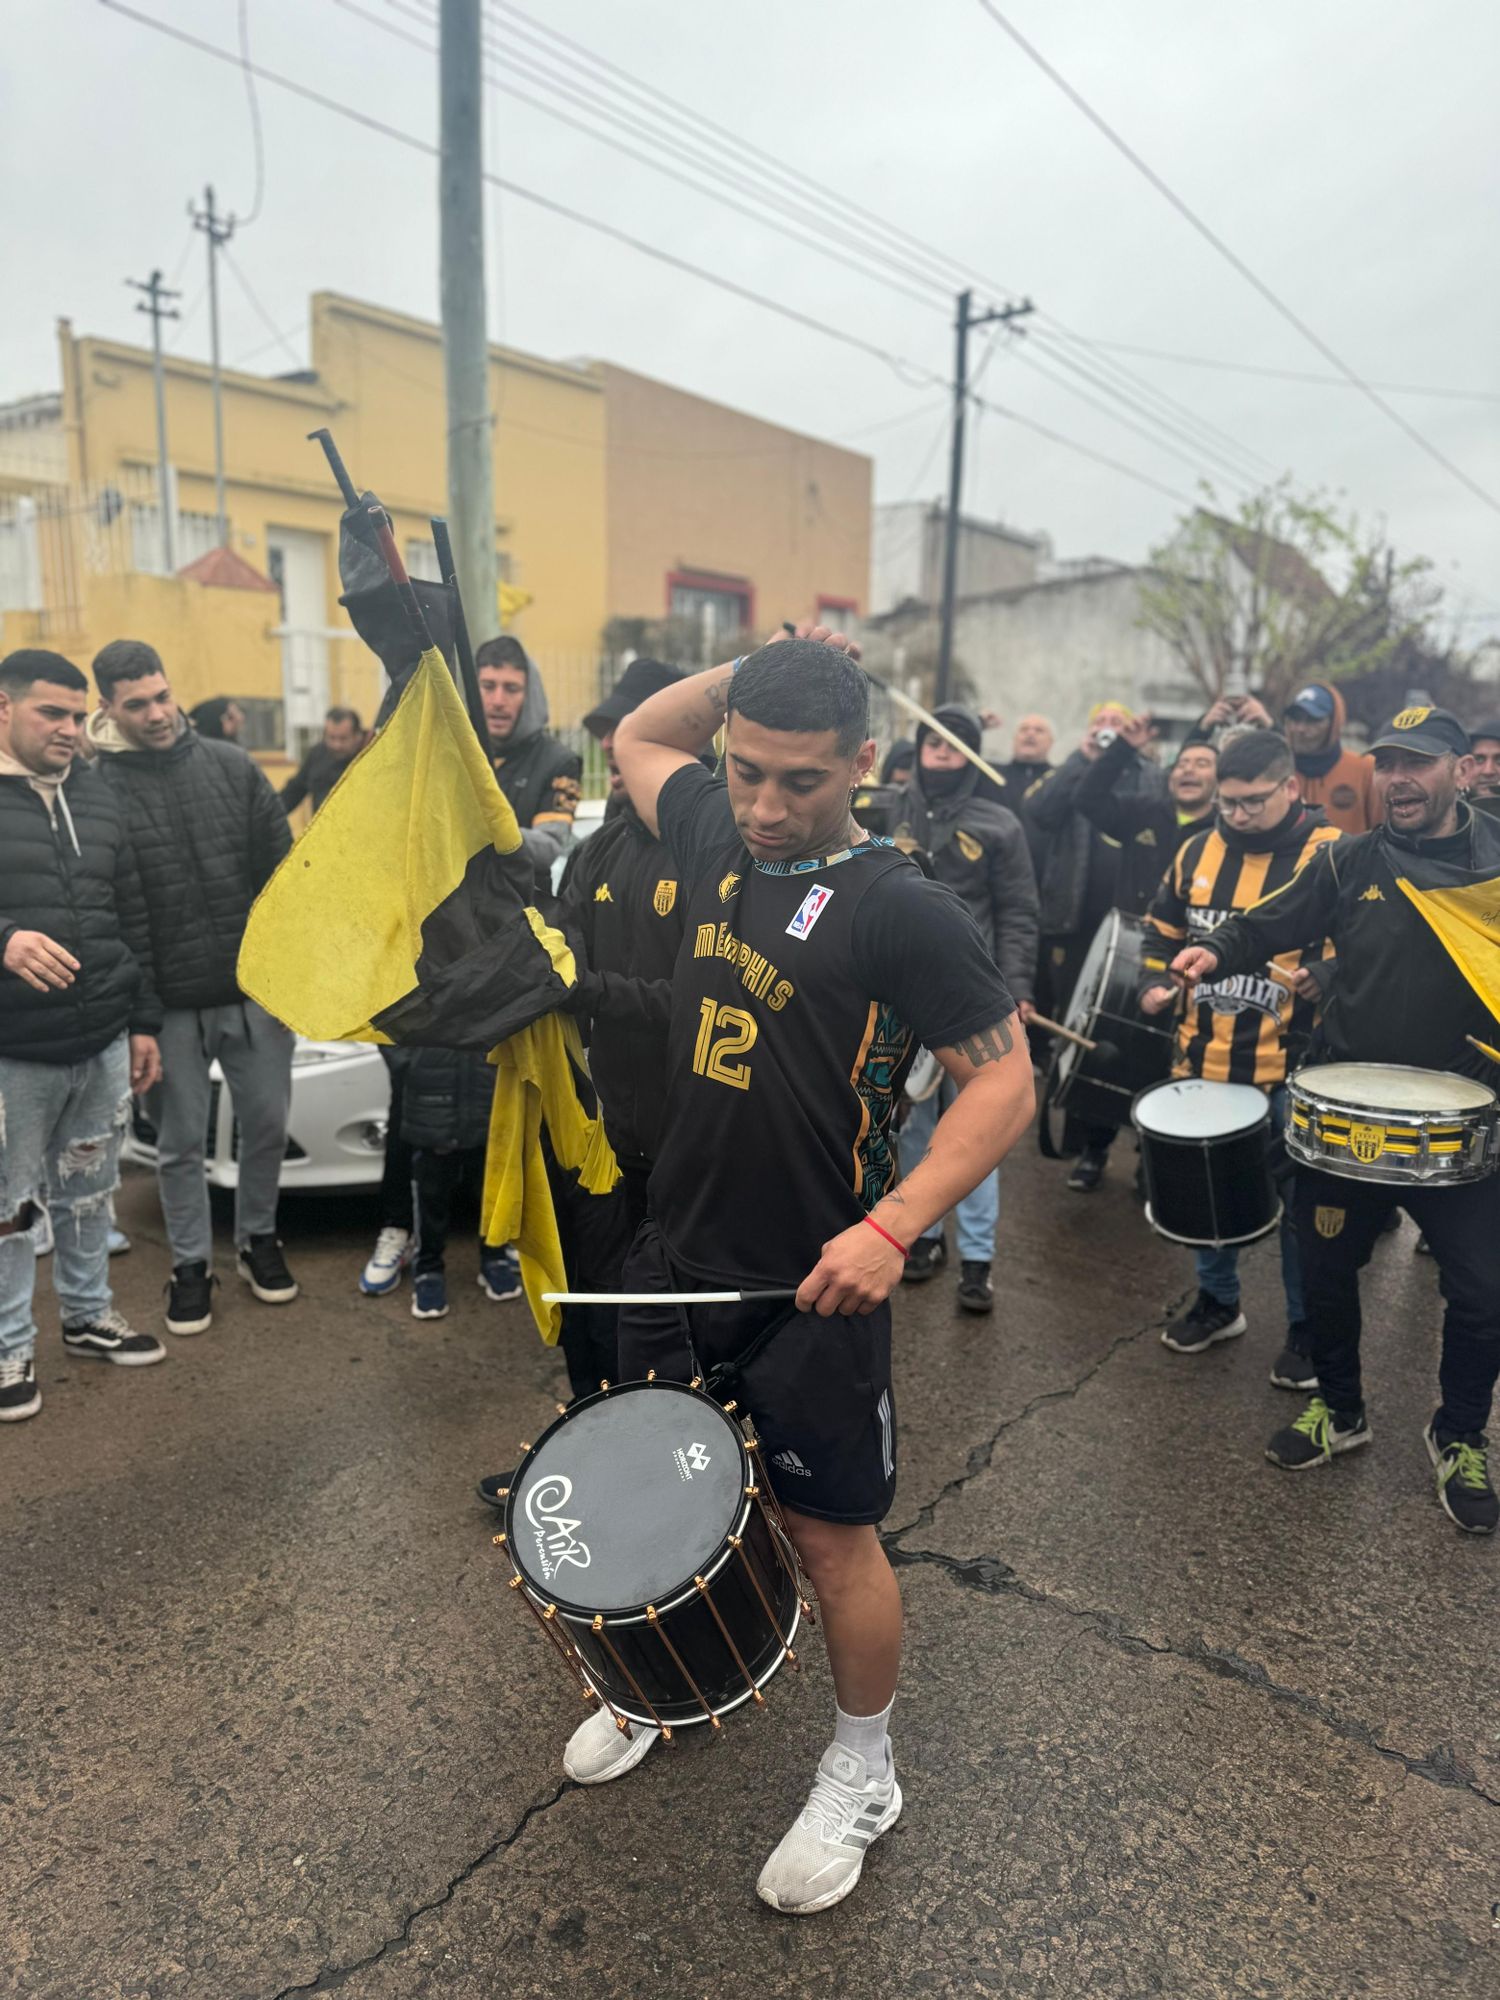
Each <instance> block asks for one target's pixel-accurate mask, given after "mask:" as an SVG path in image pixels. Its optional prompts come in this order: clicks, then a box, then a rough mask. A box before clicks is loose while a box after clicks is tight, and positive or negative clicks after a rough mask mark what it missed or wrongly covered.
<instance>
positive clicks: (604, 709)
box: [583, 659, 682, 736]
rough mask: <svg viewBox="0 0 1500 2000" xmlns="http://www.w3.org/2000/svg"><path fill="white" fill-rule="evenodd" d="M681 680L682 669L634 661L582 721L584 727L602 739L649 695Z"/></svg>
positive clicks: (650, 661) (659, 662)
mask: <svg viewBox="0 0 1500 2000" xmlns="http://www.w3.org/2000/svg"><path fill="white" fill-rule="evenodd" d="M681 679H682V669H681V668H680V667H669V666H667V665H665V664H664V663H663V662H662V661H661V660H644V659H643V660H632V661H631V662H630V665H629V666H628V667H627V668H626V669H625V671H624V673H623V674H621V676H620V678H619V679H618V680H617V681H616V682H615V684H614V686H613V687H612V688H611V689H610V691H609V693H608V694H607V695H606V696H605V697H604V699H603V701H601V702H600V703H599V705H598V707H597V708H591V709H590V710H589V712H588V714H587V715H586V716H585V717H584V718H583V726H584V728H585V729H587V730H588V731H589V732H590V733H591V734H592V735H594V736H602V735H604V733H605V731H606V730H609V729H613V728H614V726H615V724H616V723H617V722H623V721H624V719H625V717H626V716H627V715H629V713H630V712H631V710H632V709H635V708H639V707H640V705H641V703H642V702H643V701H645V700H646V699H647V698H648V697H649V696H651V695H653V694H660V693H661V691H662V689H663V688H666V687H671V686H672V684H673V683H674V682H675V681H680V680H681Z"/></svg>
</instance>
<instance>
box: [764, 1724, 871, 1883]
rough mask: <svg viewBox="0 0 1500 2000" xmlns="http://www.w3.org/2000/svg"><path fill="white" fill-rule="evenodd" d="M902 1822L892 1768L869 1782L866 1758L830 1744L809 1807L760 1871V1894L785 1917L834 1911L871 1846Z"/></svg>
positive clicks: (863, 1863) (814, 1783)
mask: <svg viewBox="0 0 1500 2000" xmlns="http://www.w3.org/2000/svg"><path fill="white" fill-rule="evenodd" d="M900 1817H901V1787H900V1786H899V1785H898V1784H897V1783H896V1771H895V1766H894V1764H893V1765H892V1767H891V1775H890V1776H889V1777H888V1778H872V1777H870V1776H869V1774H868V1769H867V1766H866V1764H865V1760H864V1758H863V1757H860V1756H857V1755H856V1754H855V1752H854V1751H852V1750H846V1749H845V1748H844V1746H843V1745H842V1744H841V1743H830V1744H829V1746H828V1748H827V1749H826V1750H825V1751H824V1752H823V1761H822V1763H821V1764H819V1766H818V1775H817V1777H816V1778H815V1779H814V1780H813V1788H812V1790H811V1792H809V1794H808V1798H807V1804H806V1805H805V1806H804V1807H803V1808H802V1810H801V1812H800V1813H798V1815H797V1819H796V1823H795V1825H794V1826H793V1827H792V1830H791V1832H790V1833H788V1834H787V1835H786V1837H785V1838H784V1839H783V1840H782V1843H781V1845H780V1846H779V1847H778V1848H777V1849H776V1852H775V1853H774V1854H773V1855H772V1856H771V1858H770V1860H769V1861H768V1862H767V1863H766V1865H765V1867H764V1868H762V1869H761V1871H760V1880H759V1881H758V1882H757V1883H756V1885H755V1890H756V1894H757V1895H758V1896H759V1897H760V1899H761V1901H762V1902H763V1903H769V1904H770V1905H771V1908H772V1909H773V1910H780V1911H781V1913H782V1914H783V1916H788V1917H810V1916H812V1914H813V1913H814V1911H816V1910H827V1909H830V1908H831V1907H832V1906H833V1904H835V1903H841V1902H842V1901H843V1900H844V1898H845V1896H847V1895H848V1893H849V1891H850V1890H851V1889H852V1888H853V1887H854V1885H855V1883H856V1882H857V1881H858V1880H859V1874H860V1870H861V1869H862V1868H863V1867H864V1865H865V1850H866V1849H867V1848H868V1847H869V1845H870V1842H871V1841H872V1840H878V1839H879V1838H880V1836H881V1834H883V1833H885V1832H886V1831H887V1830H888V1829H889V1828H891V1827H893V1826H894V1825H895V1824H896V1821H897V1820H898V1819H899V1818H900Z"/></svg>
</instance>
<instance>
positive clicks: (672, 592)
mask: <svg viewBox="0 0 1500 2000" xmlns="http://www.w3.org/2000/svg"><path fill="white" fill-rule="evenodd" d="M667 615H668V617H670V618H682V619H686V620H688V621H690V622H691V623H692V624H693V625H694V626H696V627H697V629H698V631H699V633H700V634H701V635H702V655H703V658H704V659H705V660H714V659H717V658H718V657H719V656H720V653H721V652H722V645H721V641H723V640H725V639H729V638H733V637H734V636H735V634H736V633H739V632H746V631H749V630H750V628H751V626H752V624H753V622H754V618H755V592H754V590H753V588H752V587H751V585H750V584H748V583H747V582H746V581H745V579H744V578H743V577H734V576H711V575H705V574H703V573H701V572H699V571H695V570H674V571H672V573H671V574H670V575H669V576H668V577H667Z"/></svg>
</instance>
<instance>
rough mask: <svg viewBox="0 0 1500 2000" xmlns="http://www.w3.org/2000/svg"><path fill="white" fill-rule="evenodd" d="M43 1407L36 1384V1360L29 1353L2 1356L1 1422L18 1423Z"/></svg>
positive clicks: (0, 1364)
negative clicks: (23, 1355)
mask: <svg viewBox="0 0 1500 2000" xmlns="http://www.w3.org/2000/svg"><path fill="white" fill-rule="evenodd" d="M41 1407H42V1392H41V1390H40V1389H39V1388H38V1387H37V1386H36V1360H35V1358H34V1357H33V1356H32V1355H30V1354H28V1355H26V1356H25V1357H24V1359H23V1358H22V1356H20V1355H19V1354H15V1355H4V1356H0V1424H18V1423H20V1421H21V1419H22V1418H23V1417H34V1416H35V1415H36V1413H37V1411H38V1410H39V1409H40V1408H41Z"/></svg>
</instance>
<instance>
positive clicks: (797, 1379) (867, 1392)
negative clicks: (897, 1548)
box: [619, 1221, 896, 1527]
mask: <svg viewBox="0 0 1500 2000" xmlns="http://www.w3.org/2000/svg"><path fill="white" fill-rule="evenodd" d="M624 1289H625V1290H626V1291H630V1292H656V1291H705V1290H711V1289H715V1288H714V1287H711V1286H707V1285H704V1284H703V1283H702V1281H701V1280H698V1279H694V1278H691V1277H687V1276H685V1275H684V1274H682V1273H679V1272H678V1271H676V1270H674V1268H673V1266H672V1264H671V1261H670V1259H669V1258H668V1256H667V1251H666V1246H665V1244H664V1243H663V1242H662V1240H661V1236H660V1234H659V1233H658V1231H657V1228H656V1225H655V1224H654V1223H653V1222H649V1221H648V1222H644V1223H642V1225H641V1228H640V1230H639V1232H638V1234H637V1236H636V1239H635V1241H634V1243H633V1244H632V1245H631V1247H630V1255H629V1256H628V1257H627V1258H626V1260H625V1274H624ZM725 1289H726V1290H727V1289H729V1288H728V1287H727V1286H726V1287H725ZM782 1310H784V1309H783V1308H779V1307H776V1306H765V1305H725V1306H686V1307H676V1306H667V1307H661V1308H657V1307H655V1306H624V1307H622V1308H621V1311H620V1329H619V1332H620V1380H621V1381H622V1382H631V1381H639V1380H640V1378H641V1377H642V1376H643V1375H645V1374H646V1373H647V1371H648V1370H650V1369H653V1368H654V1369H655V1370H656V1373H657V1374H658V1375H659V1376H661V1377H662V1378H663V1379H664V1380H666V1381H674V1382H687V1381H691V1379H692V1378H693V1376H694V1375H700V1374H705V1373H706V1372H707V1371H708V1370H709V1369H711V1368H714V1367H717V1366H718V1365H719V1364H720V1363H721V1362H726V1361H732V1360H733V1359H734V1358H735V1357H736V1356H737V1355H739V1354H742V1353H743V1352H744V1351H745V1349H746V1348H748V1347H749V1345H750V1344H751V1342H752V1341H753V1340H754V1339H755V1337H756V1335H757V1334H758V1333H759V1332H760V1331H761V1330H762V1328H764V1327H765V1326H766V1324H767V1322H768V1321H769V1320H770V1319H771V1318H772V1317H773V1316H776V1315H779V1313H780V1312H781V1311H782ZM724 1394H725V1395H726V1396H728V1397H732V1398H733V1400H734V1401H735V1402H736V1403H737V1404H738V1406H739V1410H740V1413H741V1414H744V1413H747V1412H748V1414H749V1415H750V1416H751V1417H752V1418H753V1419H754V1421H755V1428H756V1430H757V1431H758V1432H759V1434H760V1441H761V1450H762V1454H763V1456H764V1457H765V1460H766V1467H767V1471H768V1472H769V1474H770V1479H771V1485H772V1487H773V1489H774V1491H775V1494H776V1497H777V1499H778V1500H779V1501H780V1502H781V1504H782V1505H783V1506H784V1507H792V1508H795V1509H796V1511H797V1512H798V1513H799V1514H812V1515H815V1516H816V1517H817V1518H818V1519H819V1520H820V1521H840V1522H844V1523H847V1524H848V1525H849V1526H851V1527H854V1526H862V1525H864V1524H866V1523H871V1524H873V1523H874V1522H877V1521H883V1520H884V1519H885V1517H886V1515H887V1514H888V1513H889V1512H890V1509H891V1502H892V1500H893V1499H894V1498H895V1493H896V1406H895V1401H894V1398H893V1397H892V1394H891V1309H890V1307H889V1305H882V1306H877V1308H876V1309H875V1311H874V1312H872V1313H865V1314H859V1313H854V1314H850V1315H848V1316H847V1317H846V1316H845V1315H843V1314H835V1315H834V1316H833V1317H832V1318H830V1319H820V1318H819V1316H818V1315H817V1314H816V1313H793V1314H792V1315H791V1317H790V1318H789V1319H788V1320H787V1321H786V1324H785V1325H784V1326H782V1327H781V1329H780V1330H779V1332H777V1333H776V1334H774V1335H773V1336H772V1338H771V1339H770V1340H769V1341H768V1342H767V1343H766V1345H765V1346H764V1347H763V1348H762V1349H761V1350H760V1351H759V1352H758V1353H757V1354H756V1355H755V1356H754V1358H753V1359H752V1360H751V1361H750V1362H749V1363H748V1364H747V1365H746V1367H745V1369H744V1371H743V1373H742V1374H740V1375H739V1377H738V1379H737V1380H736V1381H735V1382H734V1383H733V1384H732V1385H731V1386H730V1387H729V1388H728V1389H726V1390H725V1392H724Z"/></svg>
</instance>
